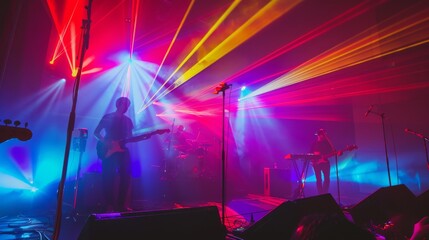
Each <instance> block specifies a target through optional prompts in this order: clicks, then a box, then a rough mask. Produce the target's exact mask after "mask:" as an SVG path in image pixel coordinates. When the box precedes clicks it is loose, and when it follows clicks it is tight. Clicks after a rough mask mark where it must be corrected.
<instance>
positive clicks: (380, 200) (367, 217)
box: [350, 184, 416, 225]
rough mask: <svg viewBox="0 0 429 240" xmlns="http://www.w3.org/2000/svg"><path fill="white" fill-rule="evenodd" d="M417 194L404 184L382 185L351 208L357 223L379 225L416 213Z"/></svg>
mask: <svg viewBox="0 0 429 240" xmlns="http://www.w3.org/2000/svg"><path fill="white" fill-rule="evenodd" d="M415 206H416V196H415V195H414V194H413V193H412V192H411V191H410V190H409V189H408V188H407V187H406V186H405V185H403V184H400V185H395V186H391V187H382V188H380V189H378V190H377V191H375V192H374V193H373V194H371V195H370V196H368V197H367V198H365V199H363V200H362V201H360V202H359V203H357V204H356V205H355V206H353V207H352V208H351V209H350V214H351V215H352V217H353V220H354V222H355V223H357V224H359V225H368V224H371V225H379V224H384V223H387V222H388V221H389V220H390V219H392V217H395V216H399V215H402V214H407V215H413V214H414V213H415V210H416V209H415Z"/></svg>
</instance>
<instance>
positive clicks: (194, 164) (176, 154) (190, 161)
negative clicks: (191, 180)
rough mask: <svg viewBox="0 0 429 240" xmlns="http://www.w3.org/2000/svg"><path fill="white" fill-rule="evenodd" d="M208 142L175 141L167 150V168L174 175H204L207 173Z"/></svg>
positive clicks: (209, 145)
mask: <svg viewBox="0 0 429 240" xmlns="http://www.w3.org/2000/svg"><path fill="white" fill-rule="evenodd" d="M211 145H212V144H210V143H208V142H202V141H196V140H192V139H186V141H183V142H173V144H172V145H171V146H169V147H166V148H165V150H166V151H167V154H166V156H167V165H168V166H167V169H168V170H169V171H170V173H171V174H172V175H173V176H174V177H204V176H206V173H207V167H208V166H207V160H208V155H209V148H210V147H211Z"/></svg>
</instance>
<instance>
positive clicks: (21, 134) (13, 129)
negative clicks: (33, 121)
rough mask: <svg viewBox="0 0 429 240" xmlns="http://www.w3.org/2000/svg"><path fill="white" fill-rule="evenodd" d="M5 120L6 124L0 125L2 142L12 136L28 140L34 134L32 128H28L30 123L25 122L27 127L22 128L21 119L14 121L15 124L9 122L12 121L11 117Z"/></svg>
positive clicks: (0, 139) (0, 141) (0, 140)
mask: <svg viewBox="0 0 429 240" xmlns="http://www.w3.org/2000/svg"><path fill="white" fill-rule="evenodd" d="M3 122H4V123H5V125H4V126H0V143H2V142H5V141H7V140H9V139H12V138H17V139H19V140H20V141H27V140H30V139H31V137H32V136H33V133H32V132H31V130H30V129H28V128H27V125H28V123H25V127H24V128H22V127H19V125H21V122H20V121H14V122H13V125H14V126H9V124H11V123H12V121H11V120H10V119H5V120H3Z"/></svg>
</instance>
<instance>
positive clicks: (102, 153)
mask: <svg viewBox="0 0 429 240" xmlns="http://www.w3.org/2000/svg"><path fill="white" fill-rule="evenodd" d="M117 152H125V149H124V148H123V147H122V145H121V144H120V141H110V142H108V143H103V142H100V141H98V142H97V156H98V158H100V159H101V160H104V159H106V158H108V157H110V156H112V154H114V153H117Z"/></svg>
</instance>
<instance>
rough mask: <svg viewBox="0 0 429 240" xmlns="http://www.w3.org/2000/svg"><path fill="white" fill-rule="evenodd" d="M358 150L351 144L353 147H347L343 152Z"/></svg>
mask: <svg viewBox="0 0 429 240" xmlns="http://www.w3.org/2000/svg"><path fill="white" fill-rule="evenodd" d="M356 149H358V146H357V145H355V144H353V145H347V147H346V148H345V151H353V150H356Z"/></svg>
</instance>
